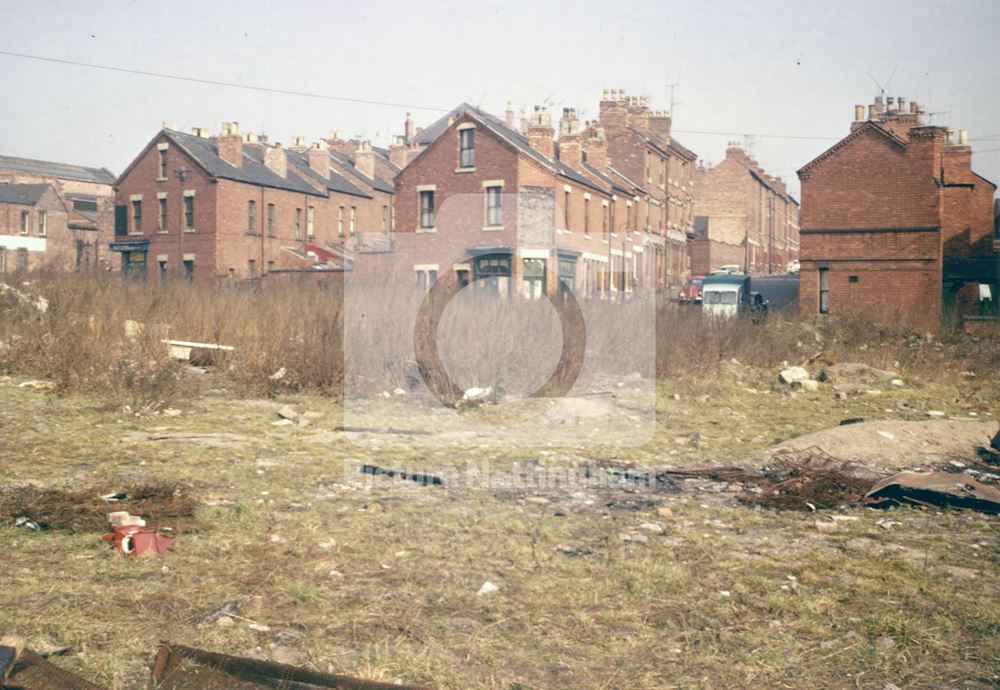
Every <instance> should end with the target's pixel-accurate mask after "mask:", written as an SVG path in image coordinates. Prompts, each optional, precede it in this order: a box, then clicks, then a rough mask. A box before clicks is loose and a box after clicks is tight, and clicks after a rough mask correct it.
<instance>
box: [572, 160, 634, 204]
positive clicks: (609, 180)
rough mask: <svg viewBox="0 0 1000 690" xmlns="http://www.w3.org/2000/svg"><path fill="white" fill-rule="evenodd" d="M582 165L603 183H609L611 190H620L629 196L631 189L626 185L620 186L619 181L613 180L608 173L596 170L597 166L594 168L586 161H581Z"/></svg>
mask: <svg viewBox="0 0 1000 690" xmlns="http://www.w3.org/2000/svg"><path fill="white" fill-rule="evenodd" d="M583 167H584V168H586V169H587V171H588V172H589V173H590V174H592V175H594V176H595V177H597V179H599V180H601V181H603V182H604V183H605V184H607V185H609V186H610V187H611V188H612V189H613V190H615V191H618V192H622V193H623V194H628V195H630V196H631V194H632V192H633V190H631V189H629V188H628V187H624V186H622V184H621V183H620V182H616V181H615V180H614V178H612V177H611V176H609V175H607V174H605V173H603V172H601V171H600V170H598V169H597V168H595V167H594V166H592V165H591V164H590V163H588V162H587V161H584V162H583Z"/></svg>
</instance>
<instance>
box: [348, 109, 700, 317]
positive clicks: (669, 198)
mask: <svg viewBox="0 0 1000 690" xmlns="http://www.w3.org/2000/svg"><path fill="white" fill-rule="evenodd" d="M605 96H606V98H605V101H603V102H602V109H603V110H602V112H606V117H605V118H603V119H601V120H596V121H594V122H586V123H582V124H581V122H580V121H579V119H578V118H577V115H576V111H575V109H571V108H564V109H563V113H562V118H561V119H560V120H559V123H558V124H559V132H558V137H557V136H556V131H555V129H554V127H553V122H552V116H551V115H550V114H549V112H548V110H547V109H546V108H544V107H541V106H536V107H535V109H534V111H533V112H531V113H530V115H529V114H525V113H522V114H521V121H520V126H519V127H518V126H517V125H515V121H514V120H515V116H514V111H513V108H512V107H511V106H510V104H508V107H507V110H506V112H505V117H504V118H503V119H501V118H499V117H496V116H494V115H491V114H489V113H486V112H484V111H482V110H479V109H477V108H474V107H473V106H470V105H468V104H462V105H460V106H459V107H457V108H455V109H454V110H452V111H451V112H450V113H448V114H447V115H445V116H444V117H442V118H440V119H439V120H438V121H437V122H435V123H433V124H431V125H430V126H429V127H427V128H426V129H417V128H415V127H414V125H413V121H412V120H411V119H410V117H409V115H408V116H407V120H406V123H405V130H404V131H405V134H404V135H403V136H402V137H397V138H396V139H395V140H394V143H393V145H392V146H390V148H389V149H388V154H389V158H390V159H391V160H392V161H395V162H396V163H398V167H399V168H401V171H400V172H398V173H397V174H396V176H395V190H396V194H395V197H394V198H395V200H396V223H395V229H396V232H395V234H394V236H393V242H392V251H391V252H383V253H381V254H380V255H379V256H377V257H366V260H365V261H362V259H361V258H359V260H358V264H357V268H358V269H361V268H367V269H369V270H371V271H372V272H375V273H380V274H383V275H385V274H388V273H399V272H400V271H413V272H415V273H416V274H418V275H417V280H418V282H419V283H420V284H421V285H425V286H429V285H430V284H432V283H433V280H434V279H436V278H437V277H438V276H440V275H443V274H444V273H446V272H451V271H454V272H455V274H456V277H457V281H458V283H459V284H467V283H468V282H469V281H471V280H477V279H479V278H484V277H488V278H489V282H491V283H492V284H496V285H498V286H500V288H501V289H502V290H505V291H508V292H511V293H515V294H520V295H523V296H527V297H537V296H539V295H540V294H541V293H543V292H544V293H551V292H552V291H553V290H558V289H565V288H568V289H572V290H574V291H575V292H577V293H578V294H580V295H583V296H588V297H599V298H616V297H623V296H627V295H629V294H630V293H634V292H637V291H642V292H653V291H656V290H664V289H668V288H670V287H676V285H678V284H679V282H680V281H681V279H682V277H683V276H684V275H685V274H686V270H687V261H686V239H687V235H686V231H685V228H687V227H689V226H690V224H691V196H690V195H691V191H692V190H691V184H690V182H691V177H690V176H691V172H692V170H693V166H692V162H693V161H694V160H695V156H694V154H693V153H691V152H690V151H688V150H687V149H685V148H683V147H682V146H680V145H679V144H677V143H676V142H674V141H673V140H672V138H671V137H670V134H669V117H668V116H666V115H665V114H663V113H657V114H654V113H651V111H650V110H649V108H648V106H646V105H645V102H644V99H643V100H642V102H640V99H625V98H624V95H623V94H622V95H621V96H618V95H617V93H616V94H615V96H614V98H613V99H612V98H611V96H610V95H609V94H608V93H606V94H605ZM605 121H607V124H609V125H610V126H611V127H612V129H613V131H614V132H615V133H616V136H617V137H618V140H617V142H616V144H615V146H616V148H615V150H616V152H617V156H618V160H619V161H621V167H624V168H629V169H633V174H632V175H629V174H628V173H626V172H624V171H623V170H621V169H619V167H618V166H616V165H614V163H613V161H612V159H611V140H610V137H609V134H608V131H607V129H606V127H605ZM637 162H638V163H637ZM647 167H648V170H647ZM654 170H655V174H656V176H657V177H656V178H655V179H654V178H653V173H654ZM647 173H648V174H647ZM403 264H405V266H404V265H403Z"/></svg>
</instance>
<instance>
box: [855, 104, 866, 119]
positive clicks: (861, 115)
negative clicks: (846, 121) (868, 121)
mask: <svg viewBox="0 0 1000 690" xmlns="http://www.w3.org/2000/svg"><path fill="white" fill-rule="evenodd" d="M864 119H865V107H864V106H863V105H856V106H854V121H855V122H860V121H861V120H864Z"/></svg>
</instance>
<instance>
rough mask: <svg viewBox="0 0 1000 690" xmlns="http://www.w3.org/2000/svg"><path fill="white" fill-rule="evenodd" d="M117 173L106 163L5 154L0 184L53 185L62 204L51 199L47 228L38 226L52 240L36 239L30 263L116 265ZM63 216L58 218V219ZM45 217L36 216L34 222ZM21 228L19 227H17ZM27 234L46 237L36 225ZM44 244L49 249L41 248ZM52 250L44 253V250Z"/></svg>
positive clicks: (63, 267) (34, 265) (62, 267)
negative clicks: (113, 260)
mask: <svg viewBox="0 0 1000 690" xmlns="http://www.w3.org/2000/svg"><path fill="white" fill-rule="evenodd" d="M114 182H115V176H114V175H112V174H111V173H110V172H109V171H108V170H107V169H106V168H89V167H85V166H82V165H69V164H67V163H54V162H51V161H40V160H34V159H30V158H18V157H15V156H0V185H43V186H51V187H52V189H53V190H54V191H55V194H56V196H57V198H58V200H59V204H58V208H56V207H55V205H53V204H51V203H50V202H49V200H48V199H46V200H44V201H43V202H42V203H43V205H46V206H50V208H48V209H47V211H46V213H49V214H53V213H55V214H57V215H50V217H49V218H48V219H47V221H46V222H47V223H48V229H47V230H46V229H45V228H42V227H40V226H39V227H38V228H36V230H38V231H43V232H44V233H45V235H44V236H47V240H46V241H45V242H44V243H40V242H37V241H36V242H34V244H33V245H32V247H33V248H32V249H31V250H29V255H30V257H31V258H30V261H29V264H30V267H31V269H32V270H33V269H35V268H42V267H45V268H50V269H56V270H74V269H80V268H87V267H90V268H97V267H100V268H114V266H113V265H111V263H110V258H111V257H110V255H109V253H108V243H109V242H110V241H111V239H112V237H113V227H114V224H113V208H114V189H113V185H114ZM57 218H58V219H59V222H58V223H56V219H57ZM36 222H40V221H38V220H37V217H36V220H35V221H33V225H32V228H34V223H36ZM17 235H18V236H22V235H21V234H20V228H18V229H17ZM28 235H34V236H35V237H42V236H43V235H38V234H37V232H35V230H29V233H28ZM42 244H45V245H46V247H47V249H44V250H43V249H42V248H41V247H42ZM41 251H47V252H48V257H47V258H45V259H43V258H42V257H41V255H40V254H39V252H41Z"/></svg>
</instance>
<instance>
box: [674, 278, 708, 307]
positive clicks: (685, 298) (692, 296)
mask: <svg viewBox="0 0 1000 690" xmlns="http://www.w3.org/2000/svg"><path fill="white" fill-rule="evenodd" d="M704 278H705V277H704V276H691V277H690V278H688V279H687V282H686V283H684V287H682V288H681V297H680V300H681V302H701V281H702V280H704Z"/></svg>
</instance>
